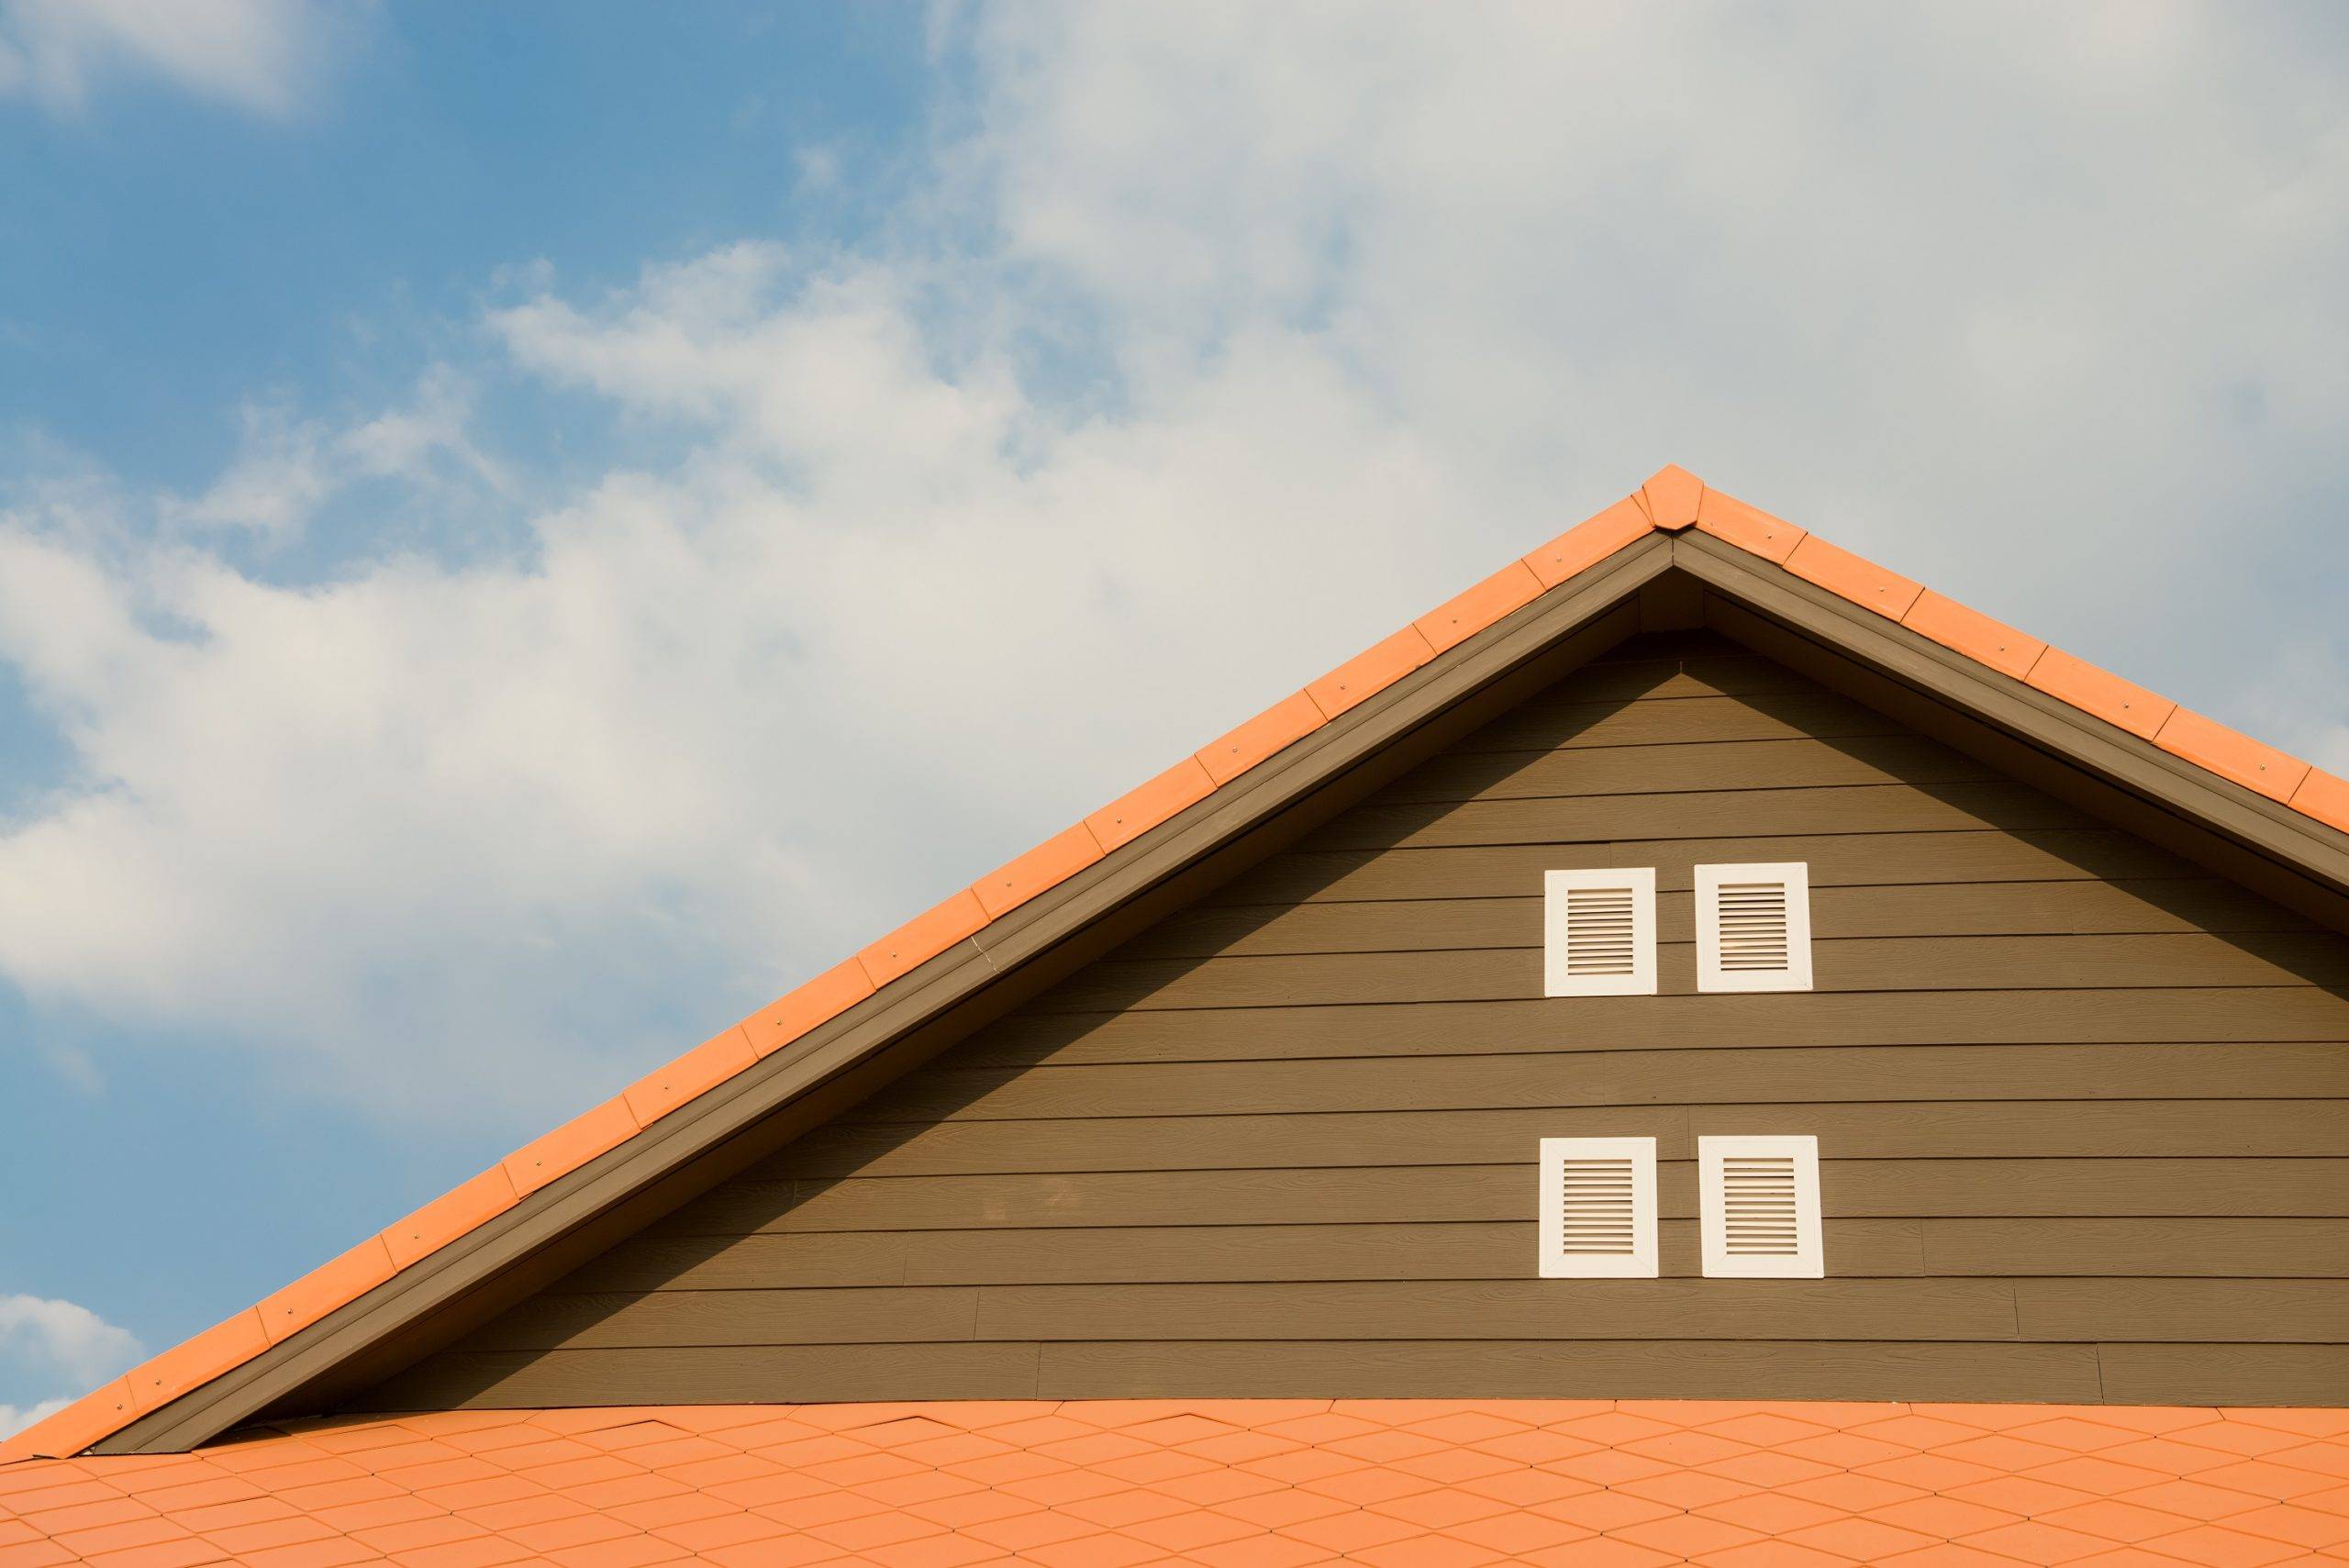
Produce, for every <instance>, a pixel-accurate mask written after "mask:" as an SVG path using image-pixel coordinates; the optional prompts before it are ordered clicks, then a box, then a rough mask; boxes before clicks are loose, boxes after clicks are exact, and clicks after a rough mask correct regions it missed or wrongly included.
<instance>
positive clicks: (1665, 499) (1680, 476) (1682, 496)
mask: <svg viewBox="0 0 2349 1568" xmlns="http://www.w3.org/2000/svg"><path fill="white" fill-rule="evenodd" d="M1640 494H1641V495H1644V496H1646V497H1647V503H1648V516H1650V517H1653V518H1654V519H1655V526H1656V527H1657V528H1665V529H1668V530H1670V531H1671V532H1674V533H1678V532H1679V531H1680V530H1681V529H1682V528H1687V526H1688V525H1689V524H1691V523H1693V522H1695V521H1696V520H1697V513H1698V508H1699V507H1700V506H1702V504H1703V501H1704V495H1705V482H1704V481H1703V480H1701V479H1699V478H1698V477H1697V476H1696V475H1695V474H1693V473H1689V472H1688V471H1687V469H1685V468H1683V467H1681V466H1680V465H1679V464H1678V463H1676V462H1667V463H1665V464H1664V466H1663V467H1662V468H1659V469H1657V470H1656V471H1655V473H1653V475H1652V476H1650V478H1649V480H1648V482H1647V483H1646V484H1642V485H1641V486H1640Z"/></svg>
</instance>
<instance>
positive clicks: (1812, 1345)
mask: <svg viewBox="0 0 2349 1568" xmlns="http://www.w3.org/2000/svg"><path fill="white" fill-rule="evenodd" d="M2097 1375H2098V1366H2097V1351H2096V1347H2094V1346H2092V1345H2024V1344H1988V1345H1951V1344H1930V1343H1909V1344H1901V1343H1881V1342H1879V1343H1869V1344H1827V1343H1820V1342H1809V1343H1805V1342H1802V1341H1794V1342H1791V1343H1789V1342H1783V1341H1773V1340H1745V1341H1742V1342H1731V1343H1718V1344H1702V1343H1697V1342H1694V1341H1689V1340H1677V1341H1662V1342H1655V1341H1647V1342H1642V1341H1639V1340H1499V1341H1495V1340H1486V1341H1481V1342H1479V1341H1474V1340H1469V1341H1462V1340H1433V1341H1430V1342H1428V1343H1424V1344H1412V1343H1409V1342H1408V1341H1404V1340H1384V1341H1381V1340H1366V1341H1364V1340H1324V1341H1321V1342H1319V1343H1298V1342H1295V1341H1290V1340H1276V1341H1273V1342H1271V1343H1265V1344H1249V1343H1245V1342H1232V1341H1226V1342H1218V1341H1215V1340H1185V1341H1176V1342H1173V1343H1167V1344H1156V1345H1152V1344H1114V1343H1111V1344H1067V1345H1061V1344H1054V1345H1046V1346H1045V1347H1043V1356H1042V1361H1041V1368H1040V1371H1039V1373H1038V1379H1037V1385H1036V1387H1037V1393H1038V1394H1039V1395H1040V1396H1041V1397H1044V1398H1047V1399H1100V1398H1135V1399H1141V1398H1167V1397H1178V1396H1179V1397H1186V1398H1194V1399H1197V1398H1242V1397H1247V1396H1259V1397H1264V1398H1283V1397H1286V1398H1341V1399H1342V1398H1349V1397H1377V1398H1391V1399H1410V1398H1454V1399H1486V1398H1494V1399H1498V1398H1512V1397H1514V1398H1529V1399H1531V1398H1552V1399H1773V1400H1776V1399H1858V1400H1879V1399H1918V1400H2011V1401H2015V1402H2019V1403H2059V1404H2094V1403H2096V1402H2097V1401H2098V1398H2099V1394H2098V1385H2097ZM2147 1381H2150V1380H2147Z"/></svg>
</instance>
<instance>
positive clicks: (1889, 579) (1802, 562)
mask: <svg viewBox="0 0 2349 1568" xmlns="http://www.w3.org/2000/svg"><path fill="white" fill-rule="evenodd" d="M1785 566H1786V569H1787V571H1789V572H1791V573H1794V574H1795V575H1796V576H1798V577H1799V578H1801V579H1802V580H1803V581H1805V582H1807V583H1816V584H1819V585H1820V587H1822V588H1824V589H1826V590H1827V591H1828V592H1829V593H1831V594H1838V595H1842V597H1844V598H1846V599H1849V600H1851V601H1852V603H1854V604H1855V605H1865V606H1867V607H1868V608H1869V609H1872V610H1874V611H1875V612H1876V614H1878V615H1880V616H1883V617H1886V618H1887V619H1888V620H1898V619H1899V618H1900V617H1902V616H1905V615H1907V614H1908V613H1909V606H1911V605H1913V604H1915V603H1916V602H1917V595H1920V594H1921V593H1923V592H1924V591H1925V588H1924V584H1921V583H1914V582H1911V581H1909V579H1908V578H1906V577H1903V576H1902V575H1900V573H1898V572H1887V571H1886V570H1885V569H1884V568H1883V567H1881V566H1878V565H1877V564H1876V562H1873V561H1870V560H1867V559H1866V558H1865V557H1864V556H1857V555H1854V554H1853V553H1852V552H1851V551H1850V550H1844V549H1842V548H1841V547H1839V546H1836V545H1831V544H1829V543H1828V542H1827V541H1826V540H1825V539H1820V537H1819V536H1818V535H1817V534H1805V535H1804V536H1803V537H1802V540H1801V542H1800V543H1798V544H1797V545H1796V546H1795V548H1794V549H1793V550H1790V551H1788V552H1787V559H1786V562H1785Z"/></svg>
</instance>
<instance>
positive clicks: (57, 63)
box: [0, 0, 328, 115]
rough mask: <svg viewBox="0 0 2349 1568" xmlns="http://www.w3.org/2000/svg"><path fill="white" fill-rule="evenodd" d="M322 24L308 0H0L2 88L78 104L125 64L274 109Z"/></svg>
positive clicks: (239, 102) (282, 103)
mask: <svg viewBox="0 0 2349 1568" xmlns="http://www.w3.org/2000/svg"><path fill="white" fill-rule="evenodd" d="M327 32H328V17H327V15H326V14H325V8H324V7H323V6H317V5H314V4H312V3H311V0H168V3H165V4H158V3H156V0H0V93H9V92H19V93H24V94H27V95H30V96H31V97H33V98H34V99H35V100H37V101H39V102H40V103H43V104H46V105H48V106H51V107H59V108H72V107H78V106H81V105H82V104H83V102H84V101H85V100H86V99H87V98H88V96H89V95H90V92H91V90H92V87H93V85H94V84H95V82H96V81H97V80H98V79H99V78H101V77H103V76H105V75H107V74H109V73H111V72H117V71H124V70H129V71H136V72H146V73H149V74H152V75H155V76H160V77H162V78H165V79H166V80H169V81H171V82H173V83H177V84H178V85H180V86H181V87H183V88H184V89H186V90H187V91H188V92H190V93H193V94H195V95H198V96H201V97H207V98H217V99H219V100H221V101H222V102H225V103H228V104H233V105H235V106H238V107H239V108H243V109H248V110H250V111H252V112H254V113H257V114H264V115H282V114H284V113H286V112H288V111H289V110H291V109H292V108H293V107H294V106H295V104H296V103H297V102H298V101H299V99H300V96H301V94H302V91H303V88H304V85H305V81H306V76H307V75H308V73H309V72H310V71H311V70H312V68H313V67H314V66H315V65H316V64H317V59H318V56H319V55H320V53H321V51H322V50H324V49H325V48H326V45H327V38H326V34H327Z"/></svg>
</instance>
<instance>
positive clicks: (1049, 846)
mask: <svg viewBox="0 0 2349 1568" xmlns="http://www.w3.org/2000/svg"><path fill="white" fill-rule="evenodd" d="M1100 858H1101V841H1100V840H1097V839H1096V838H1095V837H1094V836H1093V829H1092V828H1087V827H1086V826H1085V824H1084V823H1082V822H1080V823H1078V824H1077V825H1076V826H1075V827H1074V828H1068V829H1066V830H1064V831H1063V832H1059V833H1055V834H1053V835H1052V837H1051V838H1049V839H1047V840H1044V841H1043V842H1042V843H1041V844H1039V845H1037V846H1036V847H1035V848H1034V849H1032V850H1030V851H1028V852H1027V853H1026V854H1024V855H1021V856H1019V858H1018V859H1016V860H1013V861H1009V862H1006V863H1004V864H1003V865H1000V866H998V867H996V869H995V870H994V871H991V872H989V873H987V874H986V875H985V876H983V877H981V878H980V879H979V880H978V881H976V882H974V883H973V884H971V892H972V893H973V894H974V895H976V896H977V898H978V901H979V906H980V907H981V908H983V909H985V911H986V912H987V918H989V919H991V920H992V919H994V918H995V917H996V916H998V915H1004V914H1008V913H1009V912H1010V911H1012V910H1014V909H1017V908H1019V906H1021V905H1022V904H1025V903H1027V902H1028V900H1030V898H1033V897H1035V896H1036V895H1038V894H1040V893H1043V892H1046V891H1048V890H1050V889H1052V888H1054V887H1058V886H1059V885H1060V884H1062V883H1063V882H1066V881H1067V880H1068V879H1069V878H1070V877H1073V876H1074V875H1075V874H1076V873H1078V872H1081V871H1083V870H1084V869H1085V867H1086V866H1089V865H1091V864H1092V863H1093V862H1095V861H1097V860H1099V859H1100Z"/></svg>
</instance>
